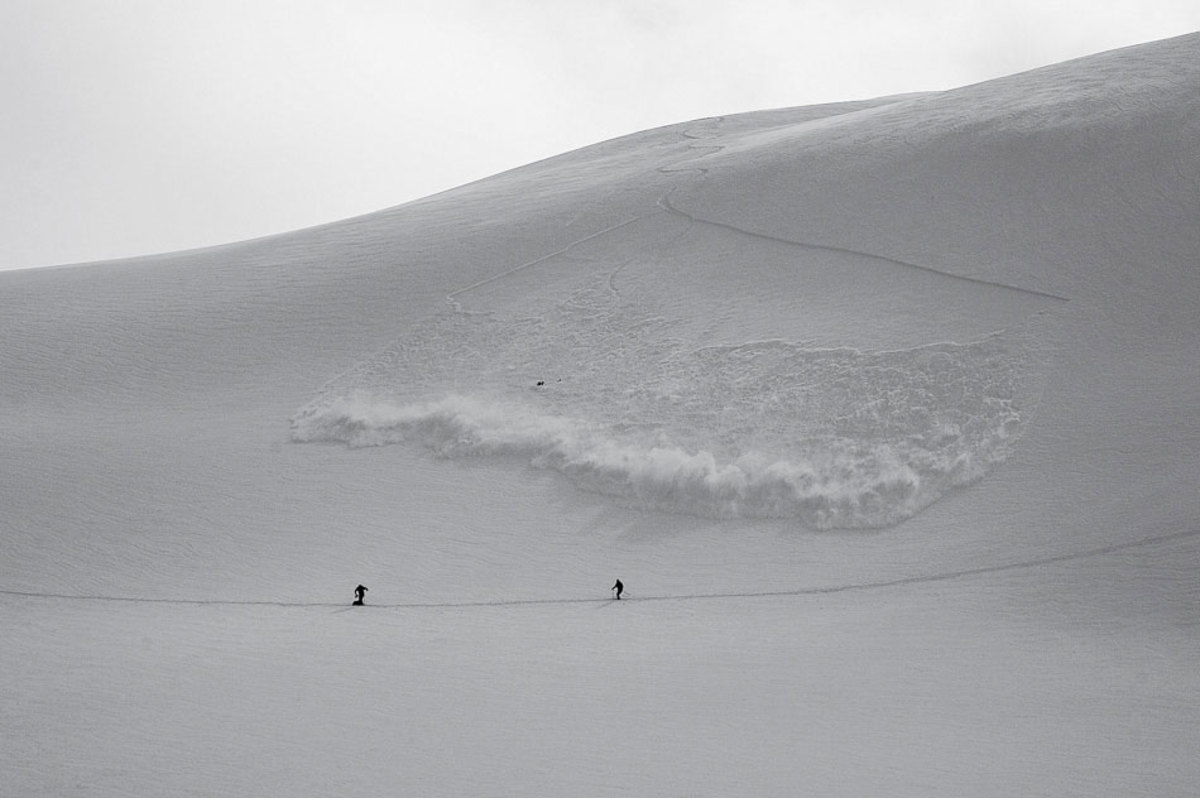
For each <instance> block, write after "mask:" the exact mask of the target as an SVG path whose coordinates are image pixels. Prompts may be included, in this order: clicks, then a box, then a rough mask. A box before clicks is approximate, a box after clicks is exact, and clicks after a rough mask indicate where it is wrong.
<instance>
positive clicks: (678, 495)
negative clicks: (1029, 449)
mask: <svg viewBox="0 0 1200 798" xmlns="http://www.w3.org/2000/svg"><path fill="white" fill-rule="evenodd" d="M678 329H679V324H678V323H675V322H672V321H671V320H669V319H666V318H663V317H661V316H657V315H654V314H653V313H651V312H649V311H648V310H647V309H646V308H643V307H638V306H637V305H636V304H628V303H622V302H621V301H620V299H619V297H616V296H615V295H614V294H612V293H611V292H606V291H604V290H601V289H591V290H585V291H580V292H578V293H576V294H575V295H574V296H573V297H572V298H571V300H570V301H568V302H566V303H564V304H562V305H560V306H558V307H556V308H554V309H553V311H551V312H550V313H548V314H546V315H544V316H542V317H538V318H501V317H500V316H499V315H495V314H471V313H465V312H461V311H455V312H448V313H446V314H444V315H442V316H439V317H437V318H436V319H434V320H433V321H432V322H431V323H429V324H428V325H426V326H425V328H424V329H422V330H421V331H420V332H419V333H418V334H417V335H414V336H413V337H411V338H409V339H406V340H404V341H401V342H398V343H397V344H395V345H393V346H391V347H389V348H388V349H386V350H384V351H383V352H381V353H379V354H378V355H377V356H375V357H373V358H370V359H368V360H366V361H364V362H362V363H360V364H358V365H357V366H356V367H354V368H353V369H351V370H350V371H349V372H347V373H346V374H344V375H342V376H341V377H340V378H338V379H336V380H334V381H333V382H331V383H330V384H329V385H328V386H326V389H325V390H324V391H323V392H322V394H321V395H320V396H319V397H318V398H317V399H315V400H314V401H313V402H312V403H310V404H309V405H308V406H306V407H304V408H303V409H301V410H300V411H299V412H297V414H296V415H295V416H294V417H293V419H292V437H293V440H295V441H298V442H312V441H325V442H342V443H345V444H347V445H349V446H351V447H366V446H381V445H386V444H398V443H415V444H420V445H423V446H425V447H427V448H428V449H429V450H431V451H432V452H435V453H436V454H437V455H440V456H443V457H450V458H458V457H468V456H480V455H491V456H519V457H521V458H523V459H524V460H525V461H527V462H529V463H531V464H532V465H533V466H535V467H538V468H545V469H551V470H554V471H557V472H561V473H562V474H565V475H567V476H568V477H570V478H571V479H572V480H573V481H574V482H575V483H576V484H577V485H578V486H579V487H580V488H582V489H585V490H589V491H594V492H598V493H601V494H604V495H607V496H610V497H614V498H616V499H617V500H618V501H619V502H621V503H622V504H626V505H629V506H634V507H640V508H649V509H654V510H660V511H668V512H681V513H688V514H693V515H699V516H705V517H718V518H788V519H796V520H797V521H798V522H799V523H800V524H803V525H805V526H808V527H812V528H820V529H827V528H877V527H885V526H888V525H891V524H895V523H897V522H899V521H902V520H904V519H905V518H908V517H910V516H912V515H913V514H915V513H917V512H918V511H920V510H921V509H922V508H924V507H926V506H928V505H929V504H930V503H931V502H933V501H936V500H937V499H938V498H939V497H941V496H943V495H945V493H946V492H947V491H949V490H952V489H954V488H956V487H960V486H965V485H968V484H970V483H972V482H975V481H977V480H979V479H981V478H982V477H983V476H984V475H985V474H986V473H987V472H988V471H989V470H990V469H991V468H993V467H994V466H995V465H996V464H997V463H999V462H1001V461H1003V460H1004V459H1005V458H1006V457H1007V456H1008V454H1009V452H1010V448H1011V446H1012V445H1013V443H1014V441H1015V440H1016V439H1017V437H1018V436H1019V434H1020V431H1021V427H1022V417H1021V414H1020V412H1019V408H1018V404H1019V402H1018V395H1019V386H1018V383H1019V371H1020V369H1019V368H1018V366H1019V363H1020V359H1019V358H1018V357H1017V356H1015V355H1014V353H1013V352H1012V351H1010V347H1009V346H1008V344H1006V342H1005V339H1004V336H1003V334H999V333H998V334H995V335H992V336H989V337H987V338H985V339H983V340H980V341H976V342H973V343H967V344H956V343H942V344H935V345H930V346H923V347H918V348H912V349H905V350H898V351H888V352H870V353H868V352H862V351H858V350H855V349H848V348H842V349H818V348H811V347H806V346H805V345H803V344H801V343H793V342H786V341H754V342H746V343H742V344H738V345H721V346H699V347H697V346H689V345H687V344H686V343H685V342H684V341H683V340H681V339H680V338H678V337H672V335H673V332H674V331H676V330H678Z"/></svg>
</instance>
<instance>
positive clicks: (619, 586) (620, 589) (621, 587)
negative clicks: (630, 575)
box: [609, 579, 625, 601]
mask: <svg viewBox="0 0 1200 798" xmlns="http://www.w3.org/2000/svg"><path fill="white" fill-rule="evenodd" d="M609 590H615V591H617V601H620V600H621V593H623V592H624V591H625V585H623V584H621V580H620V579H618V580H617V583H616V584H615V585H613V586H612V587H610V588H609Z"/></svg>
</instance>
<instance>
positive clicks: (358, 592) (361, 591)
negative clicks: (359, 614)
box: [352, 585, 367, 607]
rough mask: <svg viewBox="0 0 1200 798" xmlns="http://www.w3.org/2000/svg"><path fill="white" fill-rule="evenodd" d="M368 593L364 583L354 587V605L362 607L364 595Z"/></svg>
mask: <svg viewBox="0 0 1200 798" xmlns="http://www.w3.org/2000/svg"><path fill="white" fill-rule="evenodd" d="M366 593H367V589H366V588H365V587H363V586H362V585H359V586H358V587H356V588H354V604H353V605H352V606H355V607H361V606H362V605H363V596H365V595H366Z"/></svg>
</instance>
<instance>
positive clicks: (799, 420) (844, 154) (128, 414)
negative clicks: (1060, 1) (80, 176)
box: [0, 34, 1200, 798]
mask: <svg viewBox="0 0 1200 798" xmlns="http://www.w3.org/2000/svg"><path fill="white" fill-rule="evenodd" d="M481 123H484V124H486V120H481ZM0 442H2V446H0V547H2V548H0V555H2V556H0V641H2V643H0V794H3V795H12V796H21V798H32V797H34V796H55V797H56V798H57V797H58V796H122V797H125V796H166V795H171V796H175V795H179V796H183V795H189V796H232V795H247V796H249V795H254V796H281V797H284V796H287V797H288V798H292V797H293V796H331V795H364V794H366V795H420V796H607V795H621V796H665V795H671V796H731V795H736V796H798V795H803V796H809V795H811V796H822V797H824V796H856V797H858V796H921V797H922V798H925V797H927V796H952V797H954V798H961V797H962V796H971V797H972V798H985V797H988V796H995V797H996V798H1011V797H1012V796H1081V797H1082V796H1086V798H1095V797H1096V796H1121V797H1122V798H1124V797H1126V796H1153V798H1171V797H1175V796H1177V797H1178V798H1185V797H1186V798H1192V797H1193V796H1195V795H1197V794H1200V756H1197V753H1198V752H1200V667H1198V663H1200V491H1198V490H1197V487H1198V484H1200V483H1198V475H1200V34H1197V35H1190V36H1185V37H1181V38H1177V39H1172V40H1167V41H1162V42H1156V43H1152V44H1148V45H1143V46H1138V47H1133V48H1128V49H1124V50H1118V51H1114V52H1110V53H1104V54H1100V55H1097V56H1093V57H1090V58H1085V59H1080V60H1077V61H1072V62H1068V63H1065V64H1061V65H1057V66H1053V67H1049V68H1045V69H1039V70H1035V71H1032V72H1028V73H1024V74H1020V75H1016V76H1013V77H1009V78H1005V79H1001V80H995V81H990V82H987V83H982V84H979V85H974V86H968V87H965V88H961V89H957V90H954V91H948V92H940V93H930V94H922V95H905V96H901V97H890V98H880V99H878V100H874V101H863V102H851V103H845V104H837V105H827V106H818V107H808V108H795V109H781V110H773V111H763V112H760V113H752V114H744V115H738V116H730V117H715V118H711V119H704V120H697V121H693V122H687V123H682V124H679V125H675V126H671V127H666V128H661V129H657V130H650V131H646V132H642V133H638V134H634V135H631V136H628V137H625V138H621V139H617V140H614V141H609V142H605V143H602V144H597V145H595V146H592V147H587V148H584V149H582V150H579V151H576V152H571V153H567V154H564V155H562V156H559V157H556V158H552V159H549V160H546V161H542V162H539V163H534V164H531V165H529V166H526V167H524V168H521V169H517V170H514V171H511V172H507V173H504V174H501V175H497V176H495V177H493V178H490V179H487V180H484V181H480V182H478V183H474V184H470V185H467V186H463V187H461V188H458V189H455V190H452V191H448V192H445V193H442V194H438V195H435V196H432V197H429V198H427V199H424V200H421V201H418V202H414V203H410V204H407V205H403V206H400V207H396V208H392V209H388V210H385V211H381V212H379V213H376V214H373V215H370V216H365V217H361V218H357V219H350V220H346V221H341V222H336V223H333V224H330V225H327V226H324V227H319V228H314V229H310V230H303V231H299V232H296V233H291V234H288V235H282V236H277V237H272V238H266V239H260V240H255V241H249V242H245V243H239V244H231V245H228V246H223V247H217V248H212V249H206V250H200V251H194V252H184V253H177V254H169V255H163V256H157V257H152V258H144V259H137V260H129V261H119V262H105V263H95V264H88V265H83V266H71V267H60V268H53V269H38V270H29V271H20V272H6V273H0ZM616 578H620V579H621V580H622V581H623V582H624V584H625V587H626V593H625V596H624V599H623V600H621V601H620V602H617V601H613V600H612V599H611V595H612V594H611V593H610V592H609V586H610V585H612V584H613V581H614V579H616ZM359 583H361V584H363V585H366V586H367V587H368V588H369V592H368V593H367V596H366V604H367V606H365V607H353V608H352V607H350V601H351V600H352V598H353V595H352V590H353V588H354V586H355V585H357V584H359Z"/></svg>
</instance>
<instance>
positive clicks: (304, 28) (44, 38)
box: [0, 0, 1200, 269]
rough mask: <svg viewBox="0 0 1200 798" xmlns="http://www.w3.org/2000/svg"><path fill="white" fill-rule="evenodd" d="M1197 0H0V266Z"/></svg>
mask: <svg viewBox="0 0 1200 798" xmlns="http://www.w3.org/2000/svg"><path fill="white" fill-rule="evenodd" d="M1198 29H1200V2H1197V1H1196V0H1103V1H1102V2H1096V0H1079V1H1078V2H1077V1H1076V0H903V2H898V1H897V0H811V1H809V2H804V1H801V0H792V1H789V0H428V1H426V0H390V1H388V0H326V1H324V2H322V1H320V0H0V148H2V149H0V152H2V157H0V269H9V268H20V267H26V266H41V265H49V264H55V263H69V262H78V261H90V260H99V259H105V258H114V257H124V256H130V255H138V254H151V253H157V252H165V251H170V250H177V249H184V248H191V247H197V246H205V245H209V244H218V243H225V242H229V241H236V240H240V239H245V238H252V237H256V236H260V235H267V234H270V233H277V232H284V231H287V230H293V229H298V228H301V227H307V226H310V225H314V224H320V223H323V222H329V221H334V220H337V219H341V218H345V217H349V216H354V215H358V214H362V213H368V212H370V211H375V210H379V209H381V208H385V207H389V206H392V205H397V204H399V203H402V202H406V201H408V200H411V199H416V198H418V197H422V196H425V195H427V194H431V193H434V192H436V191H440V190H442V189H446V188H451V187H453V186H456V185H460V184H462V183H465V182H468V181H471V180H474V179H477V178H481V177H486V176H487V175H490V174H495V173H496V172H500V171H503V170H505V169H509V168H512V167H515V166H520V165H522V164H525V163H529V162H530V161H534V160H537V159H539V158H544V157H547V156H550V155H554V154H557V153H560V152H565V151H567V150H571V149H575V148H577V147H581V146H583V145H586V144H591V143H594V142H597V141H602V140H604V139H607V138H612V137H614V136H619V135H623V134H626V133H633V132H636V131H638V130H644V129H646V128H650V127H656V126H658V125H663V124H669V123H672V122H680V121H685V120H688V119H695V118H699V117H704V116H712V115H716V114H727V113H736V112H739V111H751V110H756V109H761V108H774V107H781V106H792V105H808V104H811V103H817V102H826V101H834V100H849V99H858V98H865V97H874V96H879V95H884V94H892V93H898V92H906V91H924V90H934V89H948V88H953V87H956V86H961V85H965V84H968V83H975V82H978V81H981V80H986V79H988V78H992V77H999V76H1002V75H1007V74H1011V73H1013V72H1018V71H1021V70H1024V69H1030V68H1033V67H1037V66H1043V65H1045V64H1050V63H1055V62H1058V61H1062V60H1066V59H1068V58H1073V57H1076V56H1081V55H1087V54H1090V53H1094V52H1100V51H1102V50H1108V49H1112V48H1115V47H1122V46H1125V45H1130V44H1138V43H1141V42H1146V41H1152V40H1155V39H1162V38H1166V37H1169V36H1175V35H1179V34H1183V33H1188V32H1191V31H1193V30H1198Z"/></svg>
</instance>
